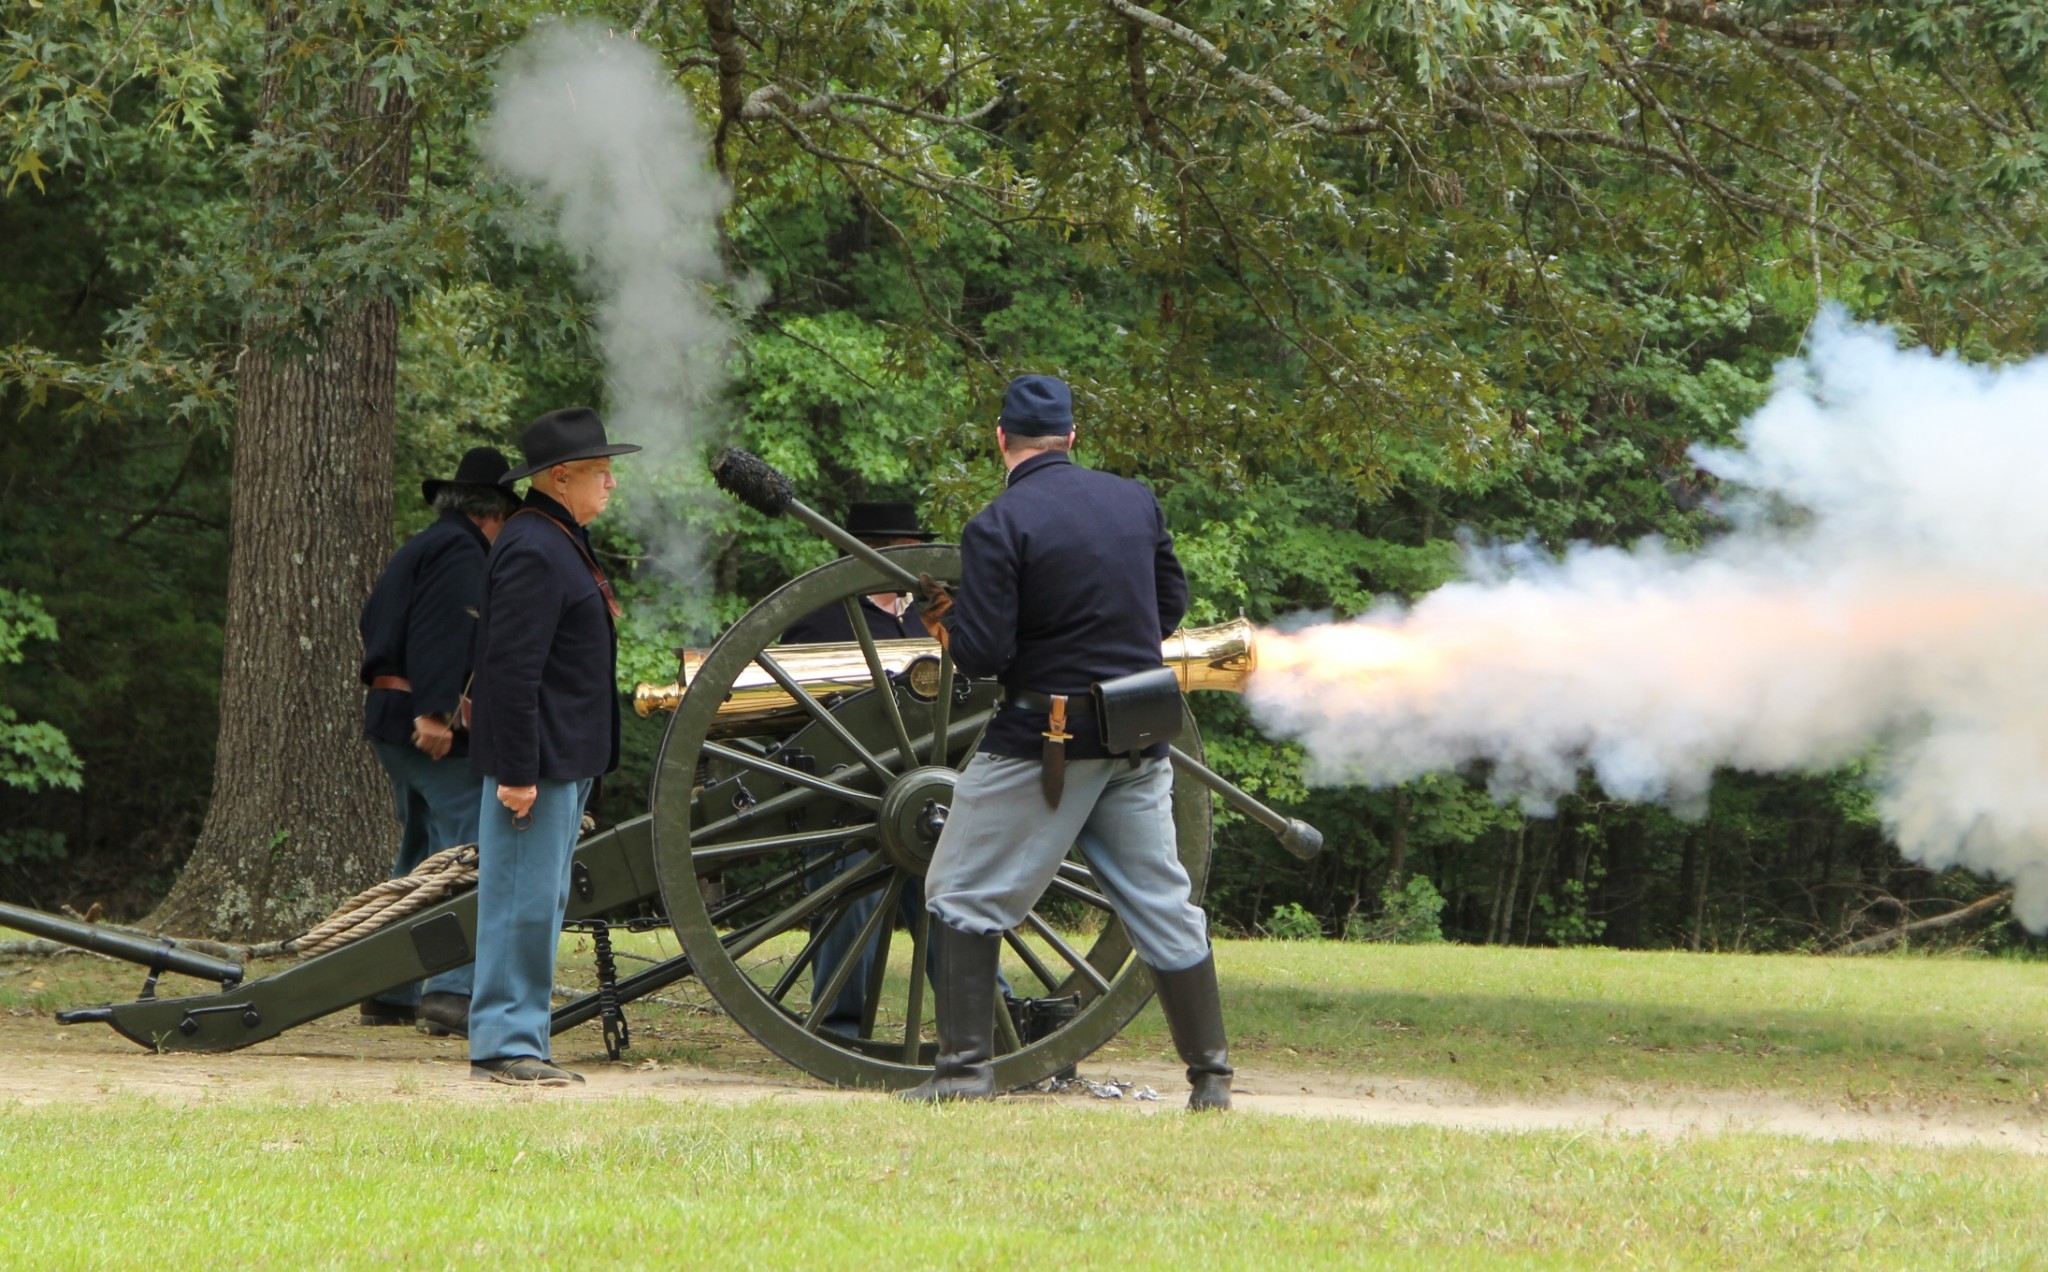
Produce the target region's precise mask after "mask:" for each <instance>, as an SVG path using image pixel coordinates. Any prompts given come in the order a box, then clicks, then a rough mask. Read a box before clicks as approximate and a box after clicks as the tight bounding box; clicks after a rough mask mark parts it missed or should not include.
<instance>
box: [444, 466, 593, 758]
mask: <svg viewBox="0 0 2048 1272" xmlns="http://www.w3.org/2000/svg"><path fill="white" fill-rule="evenodd" d="M526 507H528V508H533V509H537V510H538V511H540V512H541V513H543V514H545V517H544V518H543V517H534V516H523V515H522V516H514V517H511V518H510V519H508V520H507V521H506V522H505V528H504V529H503V530H501V531H499V532H498V541H497V543H496V544H494V545H493V546H492V548H491V559H490V564H489V567H488V569H487V570H486V572H485V576H484V600H483V615H482V617H481V618H480V619H478V621H477V630H476V685H475V687H474V688H473V689H472V690H471V691H470V698H471V700H472V703H473V706H474V710H475V718H474V720H473V721H472V723H471V725H470V739H469V766H470V768H471V770H472V771H474V772H475V773H476V774H477V776H479V777H489V778H492V779H494V780H496V781H498V782H500V783H503V784H504V785H507V786H531V785H533V784H534V783H535V782H536V781H542V780H545V781H580V780H581V779H583V778H586V777H598V776H601V775H602V774H605V773H608V772H610V771H611V770H612V769H614V768H616V767H618V763H619V693H618V688H617V685H616V684H615V677H616V675H617V667H618V656H619V637H618V632H617V631H616V630H615V629H614V627H613V625H612V617H611V614H610V612H609V611H608V610H607V609H606V608H605V602H604V594H603V593H601V592H599V591H598V588H597V583H596V582H595V581H594V580H593V579H592V578H591V576H590V567H589V566H587V565H585V564H584V562H583V557H582V555H581V554H580V553H578V552H577V550H576V544H575V543H572V542H570V539H569V535H566V534H563V533H562V527H564V526H566V527H568V529H569V531H570V533H571V534H574V535H575V536H576V539H577V542H580V543H582V544H584V545H585V547H588V546H589V542H590V541H589V537H588V536H587V535H585V534H584V532H583V527H581V526H579V525H577V524H576V520H575V518H574V517H571V516H570V515H569V510H568V509H566V508H564V507H563V506H562V505H561V504H559V503H556V502H555V501H554V500H553V499H550V498H548V497H547V496H546V495H544V494H541V493H540V492H538V491H529V492H528V493H527V496H526Z"/></svg>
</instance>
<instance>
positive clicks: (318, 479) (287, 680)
mask: <svg viewBox="0 0 2048 1272" xmlns="http://www.w3.org/2000/svg"><path fill="white" fill-rule="evenodd" d="M297 21H298V18H297V15H296V14H295V13H293V12H291V11H288V10H283V11H273V12H272V14H271V16H270V20H269V32H270V37H271V38H270V60H269V62H268V66H269V68H270V73H269V74H268V75H267V76H266V79H265V82H264V87H263V92H262V116H263V127H264V129H266V130H268V131H269V132H270V134H271V135H273V136H278V137H290V138H293V139H294V140H296V141H297V142H299V143H300V145H299V148H298V149H296V150H294V149H293V148H292V147H289V146H286V147H283V148H281V149H280V151H279V152H278V153H279V154H280V155H282V156H283V157H282V158H281V159H279V160H278V161H277V162H275V163H273V164H272V165H271V166H268V167H265V166H263V164H262V162H261V159H262V156H261V155H259V162H258V163H257V164H254V165H252V170H253V173H254V175H253V178H252V195H253V200H254V204H255V218H254V220H253V223H252V225H253V228H252V231H251V247H252V250H253V252H254V253H255V254H256V255H257V256H259V257H260V256H262V255H263V254H265V253H279V252H288V251H293V250H296V251H299V252H318V251H319V250H320V249H321V247H322V246H323V237H324V233H325V231H326V228H327V227H330V226H334V221H333V219H332V218H335V217H337V216H339V215H341V214H342V213H344V212H352V213H354V214H356V215H358V216H360V215H361V214H363V213H365V212H370V213H374V214H376V215H378V216H380V217H382V218H384V219H390V218H391V217H393V216H395V215H396V214H397V211H398V209H399V207H400V205H401V202H402V199H403V196H404V193H405V190H406V183H407V179H408V175H409V168H410V152H411V122H412V107H411V103H410V101H409V100H408V99H407V97H406V96H405V94H404V93H403V92H402V91H399V90H397V89H392V90H390V91H388V92H387V93H385V94H384V95H383V97H382V99H381V100H380V98H379V95H378V93H377V92H376V91H375V90H374V89H372V88H371V87H370V86H369V84H368V82H367V78H366V75H365V73H364V72H363V71H362V69H361V64H360V59H359V58H355V57H354V55H353V50H352V49H351V48H350V47H349V46H348V45H347V44H346V43H345V41H346V38H347V37H346V34H345V33H344V34H338V35H336V39H335V41H334V42H333V43H331V44H329V45H328V46H327V47H328V50H329V52H330V53H331V54H332V55H333V57H332V60H330V61H329V63H328V66H329V67H330V68H333V69H336V70H340V71H341V72H342V73H341V76H340V78H339V79H338V80H336V79H333V78H328V79H325V80H324V81H323V80H322V78H321V76H320V75H318V74H315V73H311V72H308V71H306V70H304V69H299V68H294V69H293V70H291V71H289V72H287V71H285V70H283V69H280V67H281V65H282V61H281V59H282V54H281V50H282V49H283V48H285V47H286V44H287V41H290V44H291V47H293V48H295V49H297V50H300V51H303V50H304V49H305V48H306V47H307V44H306V41H307V40H309V39H313V40H317V39H319V38H321V36H322V33H320V32H311V33H308V32H304V31H298V30H294V29H292V28H293V26H294V24H295V23H296V22H297ZM328 34H335V33H328ZM337 84H340V85H353V87H352V88H338V87H337ZM323 96H324V97H325V98H326V100H324V101H323V100H322V97H323ZM337 98H338V99H339V100H336V99H337ZM306 143H313V144H314V145H317V146H318V147H319V148H320V149H321V150H324V151H325V153H326V154H327V155H328V156H331V158H332V163H331V165H320V164H312V165H308V164H307V162H306V160H305V158H304V156H305V155H306V154H307V153H308V150H309V149H310V147H308V146H307V144H306ZM335 228H336V229H337V232H342V233H345V232H346V230H345V229H342V228H340V227H335ZM316 302H317V303H316ZM258 303H259V304H260V305H262V306H264V308H263V309H261V310H260V311H259V312H257V313H256V315H255V316H252V317H251V318H250V320H249V321H248V322H247V323H245V326H244V352H243V354H242V358H241V362H240V366H239V369H238V378H237V390H238V400H237V408H236V418H235V424H236V436H235V465H234V503H233V523H232V530H231V548H230V554H229V561H228V608H227V620H226V626H225V629H224V632H223V644H224V647H225V648H224V653H223V659H222V668H221V698H220V733H219V741H218V744H217V749H216V751H215V756H214V784H213V798H212V802H211V804H210V805H209V807H208V809H207V815H206V822H205V825H204V826H203V827H202V828H201V830H200V834H199V842H198V844H197V846H196V847H195V848H194V850H193V854H192V858H191V860H190V861H189V862H188V863H187V865H186V867H185V871H184V873H183V875H181V876H180V877H179V879H178V882H177V885H176V886H175V887H174V888H172V890H171V893H170V895H169V896H168V897H166V898H165V899H164V902H163V904H162V905H161V906H159V907H158V908H157V911H156V913H155V914H153V915H152V916H150V918H149V919H148V920H147V922H148V923H149V924H150V925H151V926H154V927H157V928H160V929H164V930H170V931H177V932H187V933H194V934H205V935H210V936H216V937H222V938H228V939H235V940H260V939H264V938H269V937H274V936H282V935H288V934H291V933H294V932H297V931H300V930H303V929H304V928H305V927H306V926H307V925H308V924H310V923H311V922H313V921H314V920H317V919H319V918H320V917H321V916H322V915H324V914H326V913H327V912H328V910H329V909H330V908H331V907H332V905H333V903H334V902H336V901H337V900H339V899H341V898H343V897H346V896H348V895H349V894H351V893H353V892H356V891H358V890H360V889H361V888H362V887H363V886H364V885H366V884H367V883H369V882H371V881H372V880H374V879H377V878H379V877H382V876H383V875H384V874H385V873H386V872H387V871H388V870H389V869H390V865H391V856H392V852H393V849H394V847H395V839H394V835H395V830H394V827H393V825H392V814H391V797H390V793H389V788H388V787H387V786H386V785H385V783H384V781H383V778H382V776H381V775H380V773H379V771H378V769H377V766H376V764H375V762H374V761H373V760H372V758H371V756H370V753H369V749H368V747H367V746H366V745H365V744H364V743H363V742H362V740H361V731H362V702H363V698H362V690H361V688H360V686H359V685H358V683H357V678H356V673H357V668H358V666H359V665H360V662H361V659H362V646H361V642H360V639H359V638H358V636H357V633H356V614H357V611H358V610H359V608H360V607H361V605H362V603H363V598H364V597H366V596H368V595H369V591H370V587H371V585H372V584H373V583H374V582H375V581H376V578H377V574H378V572H379V571H380V570H381V569H382V567H383V564H384V560H385V558H386V557H387V556H388V555H389V553H390V549H391V464H392V454H391V452H392V433H393V407H394V398H395V395H396V390H397V351H398V307H397V305H396V304H395V303H394V302H393V301H392V300H390V299H388V298H382V297H376V296H371V297H367V298H365V297H361V296H359V295H351V294H350V293H349V292H348V291H347V289H346V288H345V287H344V286H342V285H340V284H336V285H334V289H333V290H332V291H327V292H323V293H320V294H319V295H317V296H314V295H313V294H312V293H308V292H306V291H303V290H301V291H297V292H292V293H289V294H287V295H285V296H284V297H282V298H280V297H279V296H277V295H270V296H266V297H264V298H263V299H262V300H261V301H259V302H258ZM307 314H318V315H320V316H319V317H317V318H312V319H309V318H307V317H305V315H307Z"/></svg>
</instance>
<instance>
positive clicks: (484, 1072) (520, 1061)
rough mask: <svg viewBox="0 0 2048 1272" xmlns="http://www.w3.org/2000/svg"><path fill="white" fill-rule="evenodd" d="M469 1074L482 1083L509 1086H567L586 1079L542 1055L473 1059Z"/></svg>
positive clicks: (470, 1063)
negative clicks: (550, 1062)
mask: <svg viewBox="0 0 2048 1272" xmlns="http://www.w3.org/2000/svg"><path fill="white" fill-rule="evenodd" d="M469 1076H470V1077H472V1078H475V1079H476V1080H477V1081H479V1082H502V1083H504V1084H505V1085H506V1086H546V1087H565V1086H569V1085H572V1084H574V1083H578V1082H581V1081H583V1075H582V1074H580V1073H571V1072H569V1071H568V1070H567V1069H557V1068H556V1067H555V1066H553V1065H551V1064H549V1063H548V1062H547V1061H545V1060H542V1059H541V1058H540V1057H538V1056H507V1057H505V1058H504V1059H500V1060H472V1061H470V1062H469Z"/></svg>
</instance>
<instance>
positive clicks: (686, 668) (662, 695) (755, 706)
mask: <svg viewBox="0 0 2048 1272" xmlns="http://www.w3.org/2000/svg"><path fill="white" fill-rule="evenodd" d="M875 651H876V652H877V653H878V654H880V655H881V659H882V667H883V669H884V670H886V671H887V672H888V673H889V674H890V675H892V676H902V677H905V678H906V679H907V681H908V684H909V687H910V691H911V692H912V693H915V694H919V695H921V696H923V697H926V698H929V697H930V696H931V695H932V694H934V693H936V692H937V691H938V680H939V645H938V642H937V641H934V640H878V641H876V642H875ZM676 653H677V655H678V656H679V657H680V658H681V659H682V678H681V679H680V680H675V681H671V682H670V683H668V684H665V685H657V684H642V685H640V686H639V688H637V689H635V690H634V691H633V709H634V710H635V711H637V712H639V713H640V714H641V715H643V716H647V715H652V714H654V713H655V712H657V711H674V710H675V709H676V707H677V706H678V705H679V704H680V703H681V702H682V700H683V691H684V690H686V689H688V688H689V686H690V683H691V682H692V681H693V680H695V679H696V677H697V670H698V668H700V667H702V666H703V665H704V658H705V653H704V651H702V650H696V649H679V650H677V651H676ZM774 653H775V661H776V662H778V663H780V664H782V667H783V669H784V670H785V671H787V672H789V674H790V675H791V676H792V677H793V678H795V680H796V681H797V683H798V684H801V685H802V686H803V687H804V688H805V689H806V690H808V691H809V692H810V694H811V695H812V696H813V697H817V698H829V697H834V696H837V695H840V694H848V693H858V692H859V691H861V690H863V689H866V688H868V687H869V685H870V684H872V683H873V681H872V678H871V677H870V676H869V674H868V664H867V659H866V658H865V657H864V656H863V655H862V654H861V650H860V646H859V645H856V644H850V643H849V644H840V645H779V646H777V647H776V648H775V651H774ZM1159 656H1160V658H1161V660H1162V661H1164V662H1165V663H1166V665H1167V666H1169V667H1171V668H1173V669H1174V672H1175V673H1176V674H1177V675H1178V676H1179V677H1180V687H1181V689H1182V691H1183V692H1189V693H1192V692H1193V691H1195V690H1197V689H1211V690H1220V691H1222V692H1224V693H1241V692H1243V691H1244V685H1245V681H1247V680H1249V679H1250V678H1251V674H1252V671H1253V669H1254V668H1255V667H1256V666H1257V665H1258V658H1257V654H1256V652H1255V651H1254V650H1253V648H1252V625H1251V623H1250V622H1249V621H1247V620H1245V619H1242V618H1238V619H1232V620H1231V621H1230V622H1227V623H1218V624H1216V625H1215V626H1214V627H1184V628H1182V629H1181V630H1179V631H1177V632H1175V633H1173V634H1172V635H1170V636H1168V637H1167V638H1166V639H1165V640H1164V641H1163V642H1161V645H1160V651H1159ZM800 716H801V712H800V709H799V708H798V707H797V704H796V700H795V699H794V698H791V697H790V696H789V695H788V694H787V693H785V692H783V690H782V687H781V686H780V685H778V684H776V683H775V681H774V679H773V678H771V677H770V676H769V675H768V673H767V672H766V671H764V670H762V669H761V667H760V665H759V664H758V663H749V664H748V665H747V667H746V669H745V670H744V671H742V672H740V674H739V677H738V678H737V679H736V680H734V681H733V686H732V689H731V691H730V692H729V693H727V694H726V696H725V701H724V702H722V703H720V704H719V707H718V719H717V723H716V726H715V731H716V732H718V733H720V734H724V735H728V736H730V735H732V734H735V733H746V732H748V731H750V730H753V729H758V728H768V727H773V726H776V725H780V724H785V723H792V722H794V721H796V720H797V719H799V718H800Z"/></svg>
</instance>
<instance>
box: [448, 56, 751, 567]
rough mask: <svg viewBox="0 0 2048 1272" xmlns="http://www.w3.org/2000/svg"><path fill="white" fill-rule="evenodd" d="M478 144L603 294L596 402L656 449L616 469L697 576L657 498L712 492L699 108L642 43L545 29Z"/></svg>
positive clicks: (651, 531)
mask: <svg viewBox="0 0 2048 1272" xmlns="http://www.w3.org/2000/svg"><path fill="white" fill-rule="evenodd" d="M479 139H480V142H481V144H482V148H483V152H484V155H485V157H486V158H487V159H488V160H489V161H490V163H491V165H492V166H493V167H494V168H496V169H497V170H498V171H499V172H500V173H501V174H503V175H504V176H505V177H506V178H508V179H509V180H510V181H511V182H512V183H513V184H515V185H516V186H518V187H519V188H521V189H522V190H523V192H524V193H525V194H526V196H527V200H528V207H527V213H528V214H529V221H534V220H535V218H534V217H533V216H532V214H539V215H538V218H537V221H536V223H532V224H527V225H525V226H524V227H522V228H524V229H525V231H526V232H527V233H529V234H540V235H545V236H547V237H549V238H552V239H553V240H554V241H555V242H556V243H558V244H559V245H560V246H561V247H562V248H563V249H564V250H565V251H566V252H567V253H568V254H569V256H570V257H571V258H572V259H573V260H574V261H575V262H576V264H577V266H578V268H579V270H580V271H581V274H582V281H583V283H584V285H585V287H586V288H587V289H588V290H589V291H590V293H591V294H592V295H593V296H594V297H595V300H596V307H595V312H596V329H597V337H598V342H599V345H600V347H601V348H602V350H603V354H604V363H605V398H606V400H605V401H604V402H602V403H593V404H591V405H596V406H599V407H600V409H601V410H602V412H603V414H604V417H605V426H606V429H607V430H608V432H609V433H610V435H611V436H612V438H613V439H615V440H619V441H630V442H638V443H640V444H641V445H643V446H645V447H647V454H645V455H642V456H634V457H632V458H631V459H628V460H626V461H623V462H622V463H621V465H620V468H619V472H620V476H621V484H622V490H621V495H622V499H621V502H622V503H623V504H624V505H625V507H626V509H627V512H628V515H629V516H630V517H632V521H633V525H634V528H635V530H636V531H638V532H639V533H640V535H641V537H642V538H643V539H645V540H647V541H648V543H649V548H650V553H651V555H654V556H656V557H657V558H658V559H661V560H662V561H663V563H664V564H665V565H667V566H668V567H669V568H670V569H671V570H679V571H681V572H684V573H686V574H687V573H689V572H691V569H692V566H693V563H694V558H693V557H692V555H691V553H690V550H689V547H690V543H691V542H692V538H693V536H690V535H687V534H681V533H678V528H679V526H680V522H679V520H678V517H677V515H676V514H677V513H678V511H679V510H678V509H677V508H676V507H675V506H673V503H671V505H670V506H669V507H667V508H662V507H660V506H659V504H658V503H657V501H656V500H655V499H653V498H650V497H648V496H649V495H650V494H651V493H652V491H654V490H655V489H656V488H659V489H661V490H662V491H663V492H664V493H665V494H669V495H675V494H678V493H680V491H679V488H681V487H687V486H689V485H692V484H695V485H699V486H701V479H700V478H699V470H700V469H701V467H702V465H701V464H700V463H698V462H697V460H698V459H699V458H700V455H701V452H702V450H703V448H704V443H706V442H707V441H709V440H711V438H712V436H713V434H714V433H715V431H716V428H717V420H718V417H717V399H718V395H719V392H720V390H721V389H722V387H723V385H724V383H725V368H724V364H725V359H726V355H727V350H728V347H729V345H730V343H731V339H732V328H731V326H730V324H729V323H728V322H727V321H726V320H725V318H724V317H723V316H722V315H721V313H720V311H719V308H718V305H717V302H716V299H715V296H714V293H713V291H712V288H713V287H714V286H716V285H718V284H720V283H722V282H724V281H725V277H724V268H723V265H722V262H721V261H720V258H719V254H718V220H719V215H720V213H721V211H722V210H723V209H724V207H725V202H726V198H727V195H728V191H727V189H726V187H725V183H724V182H723V181H721V180H720V179H719V177H718V175H717V173H716V172H715V171H714V170H713V168H712V166H711V164H710V163H709V162H708V160H707V157H706V156H707V151H706V148H705V145H704V140H703V135H702V133H701V132H700V130H699V129H698V127H697V121H696V118H695V116H694V115H693V114H692V112H691V110H690V104H689V102H688V101H687V100H686V99H685V98H684V96H683V94H682V93H681V92H680V91H679V90H678V89H677V88H676V86H675V83H674V80H673V77H672V76H671V75H670V74H669V73H668V71H667V70H666V69H665V68H664V67H663V66H662V64H661V61H660V59H659V58H657V57H656V56H655V55H654V54H653V53H652V52H650V51H649V50H648V49H647V48H645V47H643V46H642V45H640V44H638V43H636V42H634V41H631V40H623V39H617V38H614V37H612V36H610V35H607V34H606V33H605V32H604V31H603V30H602V29H600V28H598V27H594V26H589V25H584V24H575V23H564V24H556V25H549V26H545V27H542V28H540V29H538V30H536V31H535V32H534V33H533V34H532V35H530V36H528V37H527V38H526V39H525V40H524V41H522V42H521V43H520V44H519V46H518V47H517V48H515V49H513V50H512V52H511V53H510V54H509V55H508V56H507V58H506V61H505V65H504V68H503V70H502V71H501V72H500V74H499V77H498V86H497V96H496V99H495V101H494V102H493V105H492V110H491V114H490V116H489V118H488V119H486V120H485V121H484V123H483V125H482V127H481V131H480V138H479ZM559 405H564V406H566V405H570V404H569V403H560V404H559Z"/></svg>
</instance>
